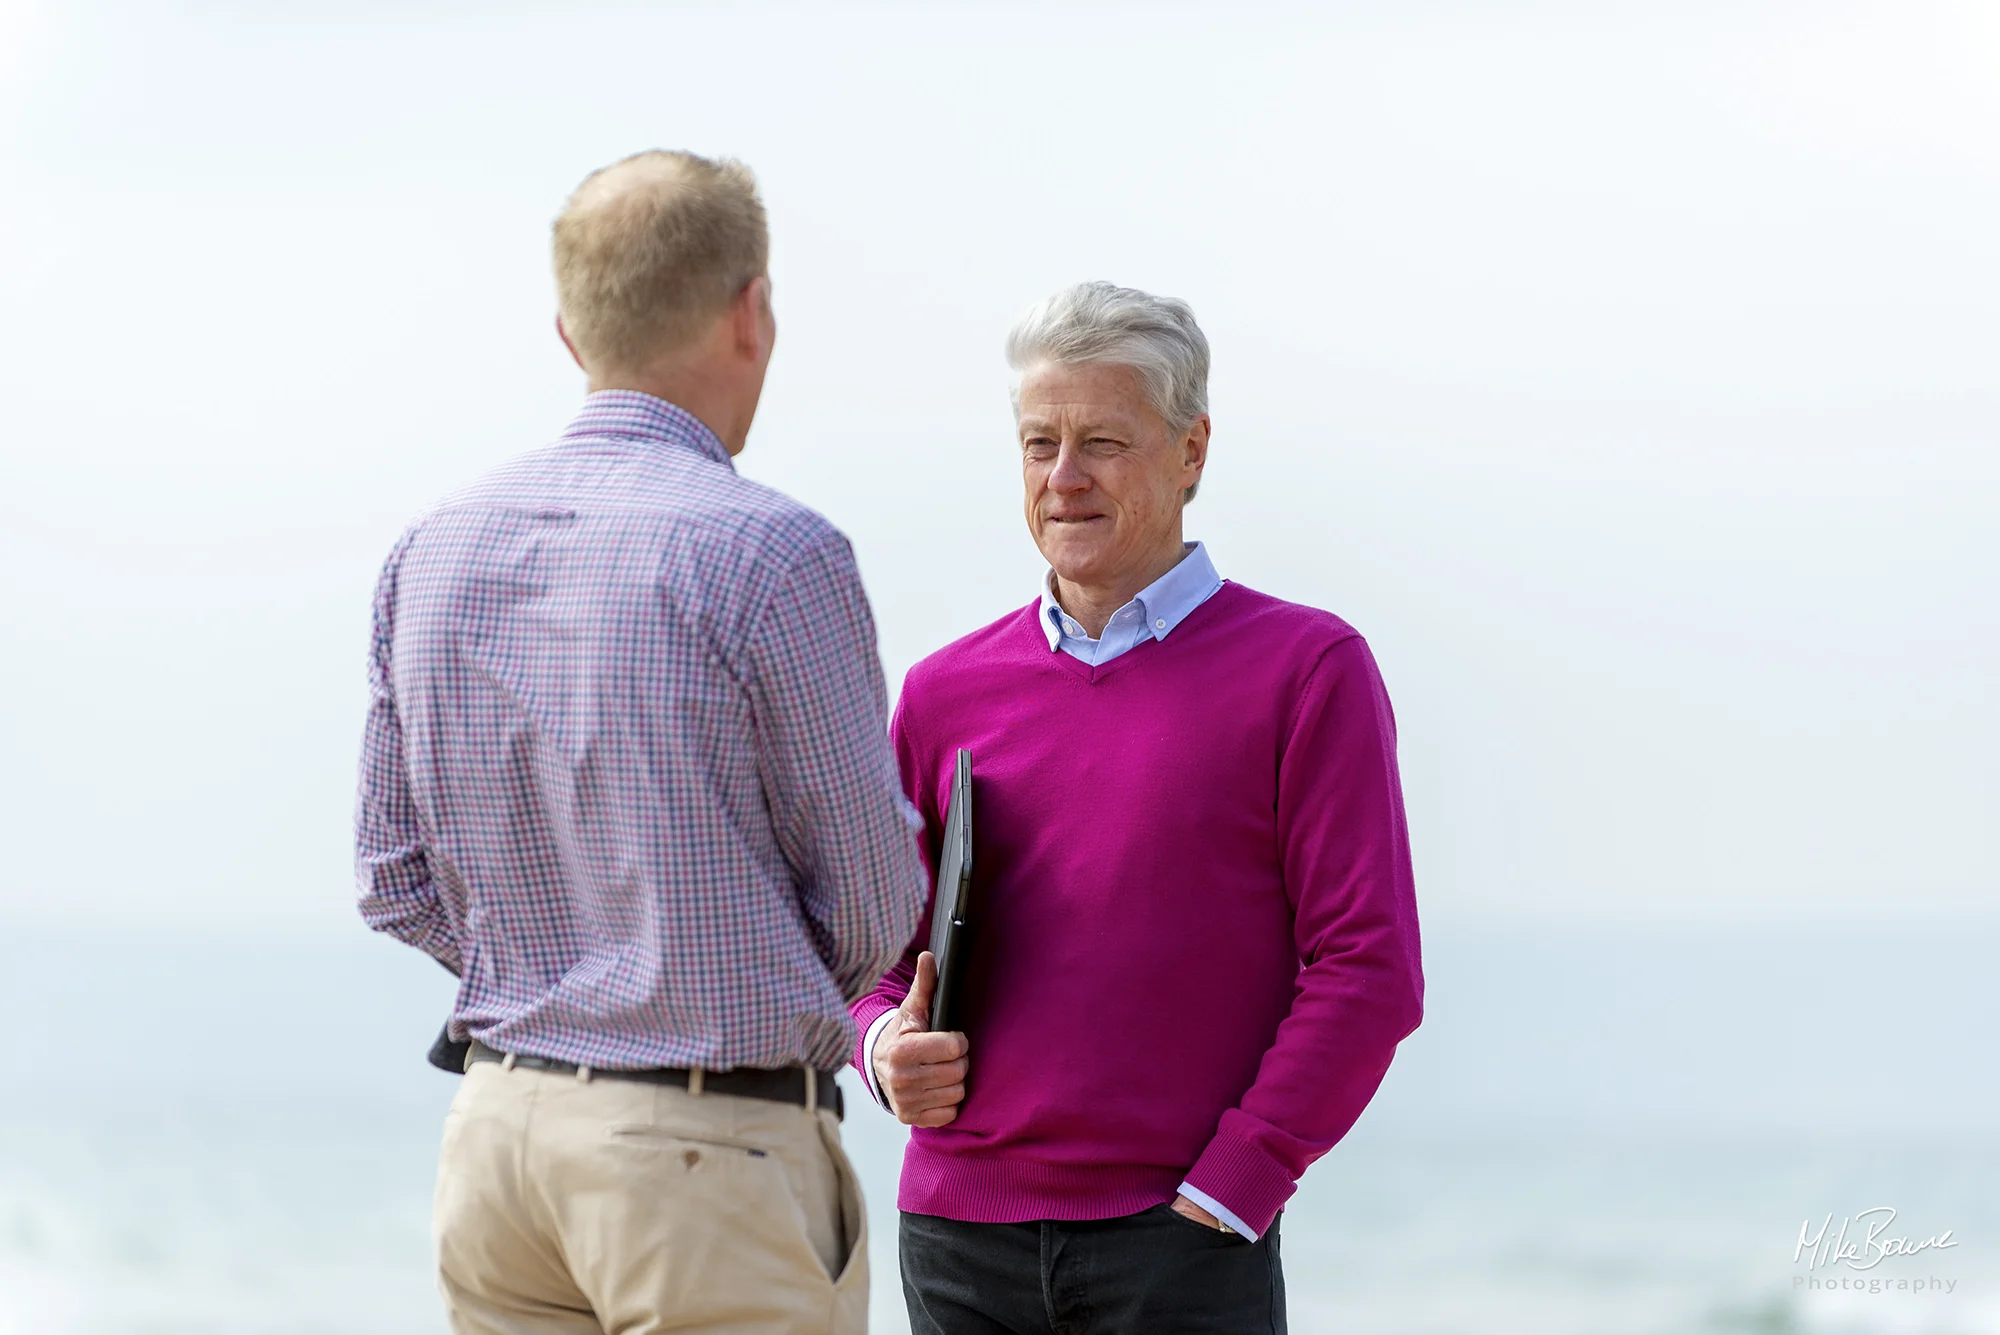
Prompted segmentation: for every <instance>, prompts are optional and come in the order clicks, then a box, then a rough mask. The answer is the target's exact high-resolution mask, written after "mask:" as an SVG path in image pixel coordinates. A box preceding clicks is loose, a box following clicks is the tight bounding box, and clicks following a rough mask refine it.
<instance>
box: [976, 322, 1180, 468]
mask: <svg viewBox="0 0 2000 1335" xmlns="http://www.w3.org/2000/svg"><path fill="white" fill-rule="evenodd" d="M1042 362H1055V363H1057V364H1058V365H1064V366H1075V365H1078V364H1080V363H1084V362H1110V363H1112V364H1114V365H1118V366H1129V367H1131V368H1132V369H1133V370H1135V371H1137V372H1138V373H1139V380H1140V383H1141V384H1143V385H1144V386H1145V387H1146V400H1147V402H1148V403H1150V404H1151V405H1152V408H1153V411H1154V412H1156V413H1158V414H1159V415H1160V417H1161V419H1162V420H1164V421H1165V422H1166V424H1167V429H1168V430H1169V431H1185V430H1187V429H1188V428H1189V427H1191V426H1193V425H1194V421H1195V419H1196V418H1197V417H1200V416H1201V415H1202V414H1203V413H1205V412H1207V411H1208V339H1207V338H1206V337H1204V336H1203V334H1202V332H1201V326H1200V325H1198V324H1196V323H1195V322H1194V308H1193V307H1192V306H1190V305H1188V304H1187V303H1186V302H1185V301H1182V300H1181V299H1180V298H1178V297H1156V296H1154V295H1153V294H1152V293H1150V292H1141V291H1139V290H1138V289H1137V288H1130V287H1118V286H1116V285H1115V284H1112V283H1105V282H1092V283H1078V284H1076V285H1075V286H1074V287H1066V288H1064V289H1063V290H1062V291H1060V292H1058V293H1056V294H1055V295H1054V296H1051V297H1048V298H1046V299H1044V300H1042V301H1039V302H1037V303H1035V305H1033V306H1032V307H1030V308H1029V309H1028V311H1027V313H1026V314H1024V315H1022V317H1021V318H1020V319H1019V320H1018V321H1016V322H1015V324H1014V328H1013V330H1012V331H1011V332H1010V333H1009V334H1008V335H1007V364H1008V365H1009V366H1011V367H1013V368H1014V374H1015V379H1014V389H1013V401H1014V413H1015V415H1016V416H1019V415H1020V411H1021V381H1020V377H1021V375H1022V374H1023V373H1025V372H1026V371H1028V370H1029V369H1030V368H1031V367H1034V366H1037V365H1039V364H1040V363H1042ZM1194 492H1195V489H1194V488H1193V487H1189V488H1188V489H1187V492H1186V497H1187V499H1188V500H1193V499H1194Z"/></svg>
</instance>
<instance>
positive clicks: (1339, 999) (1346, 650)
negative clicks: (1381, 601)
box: [1188, 637, 1423, 1233]
mask: <svg viewBox="0 0 2000 1335" xmlns="http://www.w3.org/2000/svg"><path fill="white" fill-rule="evenodd" d="M1395 746H1396V743H1395V720H1394V716H1393V715H1392V713H1391V712H1390V709H1389V700H1388V695H1387V692H1386V691H1385V690H1384V689H1383V687H1382V683H1381V678H1380V676H1379V675H1378V674H1377V672H1376V670H1375V663H1374V659H1373V657H1372V656H1371V655H1370V653H1369V652H1368V647H1367V645H1366V644H1365V643H1364V642H1363V641H1362V640H1361V639H1360V638H1359V637H1355V638H1352V639H1348V640H1345V641H1342V642H1340V643H1338V644H1335V645H1333V646H1330V647H1329V649H1328V650H1327V651H1325V652H1324V653H1323V654H1322V656H1321V659H1320V661H1319V663H1318V664H1317V665H1316V666H1315V668H1314V671H1313V673H1312V674H1311V676H1310V677H1309V678H1308V680H1307V682H1306V683H1305V685H1304V687H1303V688H1302V690H1301V694H1300V699H1299V703H1298V707H1297V710H1296V712H1295V715H1294V720H1293V726H1292V729H1291V732H1290V735H1289V736H1288V738H1287V742H1286V748H1285V753H1284V756H1283V758H1282V760H1281V763H1280V767H1279V786H1278V813H1277V814H1278V833H1279V847H1278V853H1279V859H1280V865H1281V866H1282V868H1283V871H1284V877H1285V884H1286V887H1287V893H1288V895H1289V896H1290V897H1291V899H1292V910H1293V943H1294V945H1295V947H1296V949H1297V952H1298V958H1299V959H1300V960H1301V961H1303V965H1302V968H1301V969H1300V972H1299V976H1298V979H1297V983H1296V987H1295V990H1294V993H1293V1002H1292V1007H1291V1010H1290V1012H1289V1013H1288V1014H1287V1016H1286V1018H1285V1019H1284V1021H1283V1022H1282V1023H1281V1024H1280V1025H1279V1026H1278V1030H1277V1033H1276V1035H1275V1037H1274V1038H1273V1041H1272V1043H1271V1046H1270V1047H1269V1049H1268V1050H1267V1051H1266V1052H1265V1053H1264V1054H1263V1057H1262V1059H1261V1061H1260V1062H1259V1064H1258V1069H1257V1075H1256V1078H1255V1080H1254V1081H1253V1082H1252V1083H1251V1085H1250V1087H1249V1089H1248V1090H1246V1091H1245V1093H1244V1095H1243V1097H1242V1098H1241V1099H1240V1100H1239V1101H1238V1103H1237V1105H1236V1106H1235V1107H1234V1108H1231V1109H1229V1110H1228V1111H1227V1112H1225V1113H1224V1114H1223V1115H1222V1118H1221V1120H1220V1122H1219V1123H1218V1125H1217V1127H1216V1131H1215V1135H1214V1137H1213V1138H1212V1139H1211V1141H1210V1143H1209V1145H1208V1147H1207V1148H1206V1149H1205V1150H1204V1151H1203V1152H1202V1155H1201V1158H1200V1159H1199V1160H1198V1161H1197V1162H1196V1164H1195V1166H1194V1167H1193V1168H1192V1169H1191V1170H1190V1171H1189V1173H1188V1182H1189V1183H1190V1184H1192V1185H1193V1186H1194V1187H1196V1188H1198V1189H1199V1190H1200V1191H1202V1192H1204V1193H1206V1194H1207V1195H1209V1196H1211V1197H1213V1198H1214V1199H1216V1200H1217V1201H1219V1202H1221V1203H1222V1204H1223V1205H1225V1206H1226V1207H1227V1208H1228V1209H1229V1210H1230V1211H1231V1212H1232V1213H1234V1214H1236V1215H1237V1216H1239V1217H1240V1218H1242V1219H1243V1220H1245V1221H1247V1222H1248V1223H1249V1224H1250V1226H1251V1228H1252V1230H1254V1231H1256V1232H1259V1233H1261V1232H1262V1231H1263V1230H1264V1229H1265V1228H1267V1227H1269V1225H1270V1221H1271V1219H1272V1217H1274V1216H1275V1215H1276V1213H1277V1211H1278V1209H1279V1208H1280V1207H1281V1206H1282V1205H1283V1204H1284V1202H1285V1201H1286V1200H1287V1199H1289V1198H1290V1196H1291V1194H1292V1192H1293V1190H1294V1189H1295V1188H1296V1185H1297V1182H1298V1179H1299V1177H1300V1176H1301V1175H1302V1174H1303V1173H1304V1172H1305V1170H1306V1168H1307V1166H1308V1165H1310V1164H1311V1163H1312V1162H1313V1161H1314V1160H1316V1159H1317V1158H1319V1156H1320V1155H1322V1154H1324V1153H1326V1151H1327V1150H1329V1149H1331V1148H1332V1147H1333V1145H1334V1143H1335V1142H1337V1141H1338V1140H1339V1139H1340V1138H1341V1137H1342V1136H1344V1135H1346V1134H1347V1131H1348V1129H1349V1128H1350V1127H1352V1126H1353V1125H1354V1123H1355V1121H1356V1119H1358V1118H1359V1117H1360V1116H1361V1113H1362V1110H1363V1109H1364V1108H1366V1107H1367V1106H1368V1101H1369V1100H1370V1099H1371V1098H1373V1097H1374V1095H1375V1091H1376V1089H1377V1088H1378V1087H1379V1086H1380V1085H1381V1083H1382V1078H1383V1076H1384V1075H1385V1074H1386V1073H1387V1072H1388V1069H1389V1062H1390V1060H1391V1059H1392V1058H1393V1057H1394V1056H1395V1052H1396V1045H1397V1044H1398V1043H1400V1042H1401V1041H1402V1040H1403V1039H1404V1038H1406V1037H1407V1036H1408V1035H1409V1034H1410V1032H1411V1031H1412V1030H1414V1029H1415V1028H1416V1027H1417V1024H1418V1022H1419V1021H1420V1020H1421V1018H1422V1015H1423V970H1422V964H1421V953H1420V949H1419V939H1418V927H1417V909H1416V894H1415V889H1414V886H1413V883H1412V877H1411V871H1410V848H1409V836H1408V830H1407V827H1406V824H1405V821H1404V815H1403V798H1402V787H1401V780H1400V778H1399V776H1398V773H1397V767H1396V757H1395Z"/></svg>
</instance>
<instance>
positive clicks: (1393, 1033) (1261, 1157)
mask: <svg viewBox="0 0 2000 1335" xmlns="http://www.w3.org/2000/svg"><path fill="white" fill-rule="evenodd" d="M1315 972H1319V973H1320V974H1321V976H1320V977H1318V978H1314V977H1312V976H1311V975H1312V974H1314V973H1315ZM1420 1014H1421V1003H1420V1001H1419V1000H1418V989H1417V987H1416V985H1415V984H1414V980H1411V979H1408V978H1407V977H1404V978H1400V979H1399V978H1398V977H1396V971H1395V970H1394V969H1392V968H1383V969H1377V968H1374V967H1366V966H1363V965H1362V964H1361V962H1360V961H1359V960H1358V959H1345V960H1342V959H1338V958H1336V959H1331V960H1327V961H1320V962H1316V964H1315V965H1314V966H1309V967H1308V969H1307V970H1306V976H1303V977H1302V978H1301V985H1300V989H1299V993H1298V998H1297V1000H1296V1002H1295V1003H1294V1005H1293V1008H1292V1012H1291V1014H1290V1015H1289V1016H1287V1017H1286V1019H1285V1021H1284V1023H1283V1024H1281V1025H1280V1026H1279V1029H1278V1034H1277V1038H1276V1040H1275V1041H1274V1042H1273V1043H1272V1045H1271V1047H1270V1048H1269V1049H1268V1050H1267V1051H1266V1052H1265V1054H1264V1059H1263V1061H1262V1062H1261V1063H1260V1064H1259V1067H1258V1072H1257V1077H1256V1079H1255V1081H1254V1082H1253V1083H1252V1084H1251V1086H1250V1088H1249V1089H1248V1090H1247V1091H1245V1093H1244V1095H1243V1097H1242V1098H1241V1099H1240V1100H1239V1101H1238V1103H1237V1105H1236V1106H1235V1107H1234V1108H1231V1109H1229V1110H1228V1111H1226V1112H1225V1113H1223V1115H1222V1118H1221V1120H1220V1122H1219V1123H1218V1124H1217V1127H1216V1131H1215V1134H1214V1136H1213V1137H1211V1139H1210V1141H1209V1144H1208V1146H1207V1147H1206V1148H1205V1149H1204V1150H1203V1151H1202V1154H1201V1157H1200V1158H1199V1159H1198V1160H1197V1161H1196V1162H1195V1164H1194V1166H1193V1167H1192V1168H1190V1169H1189V1170H1188V1174H1187V1179H1186V1184H1187V1185H1188V1186H1191V1187H1194V1188H1196V1189H1197V1190H1198V1191H1199V1192H1200V1193H1202V1196H1204V1197H1206V1198H1207V1199H1201V1198H1197V1197H1191V1199H1195V1200H1196V1203H1197V1204H1200V1205H1202V1206H1203V1207H1204V1208H1207V1209H1209V1210H1211V1211H1214V1212H1215V1213H1217V1214H1218V1215H1222V1216H1224V1217H1225V1218H1226V1219H1227V1220H1228V1221H1229V1222H1230V1223H1231V1224H1232V1226H1233V1227H1235V1228H1237V1229H1238V1230H1239V1231H1241V1232H1245V1233H1247V1234H1249V1235H1250V1236H1252V1237H1255V1236H1257V1235H1259V1234H1261V1233H1262V1232H1263V1231H1264V1230H1265V1229H1266V1228H1268V1227H1270V1223H1271V1220H1272V1219H1273V1218H1274V1217H1276V1215H1277V1212H1278V1210H1279V1209H1281V1208H1283V1206H1284V1203H1285V1202H1286V1201H1287V1200H1289V1199H1290V1198H1291V1196H1292V1193H1293V1192H1294V1191H1295V1190H1296V1189H1297V1185H1298V1180H1299V1178H1301V1177H1302V1176H1304V1174H1305V1171H1306V1169H1307V1168H1308V1167H1310V1166H1311V1165H1312V1164H1313V1163H1314V1162H1315V1161H1316V1160H1318V1159H1319V1158H1320V1156H1322V1155H1323V1154H1325V1153H1326V1152H1327V1151H1328V1150H1330V1149H1332V1148H1333V1146H1334V1145H1335V1144H1336V1143H1337V1142H1338V1141H1339V1140H1340V1139H1341V1137H1342V1136H1344V1135H1346V1134H1347V1132H1348V1130H1349V1129H1350V1128H1352V1127H1353V1125H1354V1123H1355V1121H1356V1120H1357V1119H1359V1118H1360V1116H1361V1113H1362V1112H1363V1110H1364V1109H1366V1108H1367V1106H1368V1103H1369V1100H1370V1099H1372V1098H1373V1097H1374V1096H1375V1092H1376V1090H1377V1089H1378V1088H1379V1087H1380V1086H1381V1083H1382V1078H1383V1076H1384V1075H1386V1074H1387V1072H1388V1069H1389V1063H1390V1060H1391V1059H1392V1058H1393V1057H1394V1056H1395V1052H1396V1045H1397V1044H1398V1043H1400V1042H1401V1041H1402V1040H1403V1039H1404V1038H1406V1037H1407V1036H1408V1035H1409V1034H1410V1032H1411V1031H1412V1030H1414V1029H1415V1028H1416V1026H1417V1023H1418V1019H1419V1017H1420ZM1218 1205H1219V1206H1220V1207H1221V1209H1217V1208H1216V1207H1217V1206H1218ZM1232 1216H1233V1218H1231V1217H1232Z"/></svg>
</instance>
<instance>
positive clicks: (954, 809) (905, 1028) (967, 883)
mask: <svg viewBox="0 0 2000 1335" xmlns="http://www.w3.org/2000/svg"><path fill="white" fill-rule="evenodd" d="M944 824H945V835H944V845H943V847H942V848H941V849H940V850H939V853H938V876H937V888H936V891H935V893H934V894H933V896H932V900H931V939H930V944H931V948H930V949H929V950H926V951H924V952H922V953H921V954H919V955H918V956H917V973H916V977H915V979H914V980H912V982H911V984H910V990H909V993H908V994H907V995H906V996H905V997H904V998H903V1004H902V1005H901V1006H900V1007H898V1008H897V1012H896V1016H895V1018H894V1019H893V1020H891V1021H890V1022H889V1027H888V1028H887V1029H885V1030H884V1031H883V1034H882V1037H881V1038H880V1039H878V1040H877V1041H876V1044H875V1051H874V1052H873V1053H872V1054H871V1055H870V1061H871V1062H872V1063H873V1064H874V1067H875V1078H876V1079H877V1080H878V1081H879V1082H881V1086H882V1090H883V1092H884V1093H885V1094H887V1095H888V1098H889V1106H890V1107H891V1108H893V1109H894V1110H895V1113H896V1117H897V1118H898V1120H900V1121H902V1122H903V1123H905V1124H906V1125H909V1126H930V1127H936V1126H945V1125H947V1124H949V1123H950V1122H952V1121H953V1120H954V1119H956V1118H957V1116H958V1106H959V1104H960V1103H962V1102H963V1101H964V1099H965V1077H966V1072H967V1071H968V1069H969V1058H968V1057H967V1055H966V1054H967V1050H968V1047H969V1045H968V1042H967V1040H966V1037H965V1035H964V1034H963V1033H962V1032H959V1031H960V1030H961V1029H962V1028H963V1026H964V1024H965V1016H964V1013H963V1011H964V1006H963V1004H962V1003H963V994H964V986H963V979H964V974H965V966H966V962H967V957H968V955H969V954H970V951H971V944H972V930H973V923H974V910H973V903H972V754H971V752H969V751H960V752H959V753H958V757H957V760H956V762H955V765H954V769H953V772H952V785H951V799H950V802H949V804H948V805H947V806H946V808H945V822H944Z"/></svg>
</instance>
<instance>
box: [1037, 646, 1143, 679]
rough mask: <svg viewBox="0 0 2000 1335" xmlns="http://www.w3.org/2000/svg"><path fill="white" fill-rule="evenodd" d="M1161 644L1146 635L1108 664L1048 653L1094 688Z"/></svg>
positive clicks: (1057, 651) (1057, 649)
mask: <svg viewBox="0 0 2000 1335" xmlns="http://www.w3.org/2000/svg"><path fill="white" fill-rule="evenodd" d="M1043 643H1047V641H1046V640H1044V641H1043ZM1161 643H1162V642H1161V641H1159V640H1156V639H1154V638H1153V637H1152V636H1151V635H1148V636H1147V637H1146V638H1145V639H1143V640H1141V641H1139V642H1138V643H1137V644H1135V645H1133V646H1132V647H1131V648H1130V649H1127V650H1126V651H1125V652H1124V653H1122V654H1120V655H1118V657H1116V658H1114V659H1112V660H1111V661H1110V662H1109V663H1086V662H1084V661H1083V660H1082V659H1081V658H1078V657H1077V656H1076V655H1075V654H1072V653H1067V652H1065V651H1064V650H1062V649H1061V648H1056V649H1051V650H1049V653H1050V654H1051V655H1052V656H1053V657H1056V658H1059V659H1061V660H1062V666H1063V668H1064V669H1065V670H1067V671H1069V672H1073V673H1075V674H1076V675H1077V676H1079V677H1081V678H1082V679H1083V682H1084V684H1085V685H1087V686H1095V685H1097V683H1098V682H1100V681H1103V680H1104V679H1105V678H1106V677H1108V676H1110V675H1111V674H1112V673H1114V672H1116V671H1118V669H1120V668H1122V667H1124V666H1125V664H1126V663H1127V662H1128V661H1130V660H1131V659H1133V658H1136V657H1138V656H1139V655H1141V654H1149V653H1151V652H1152V651H1154V650H1157V649H1158V648H1159V647H1160V644H1161Z"/></svg>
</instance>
